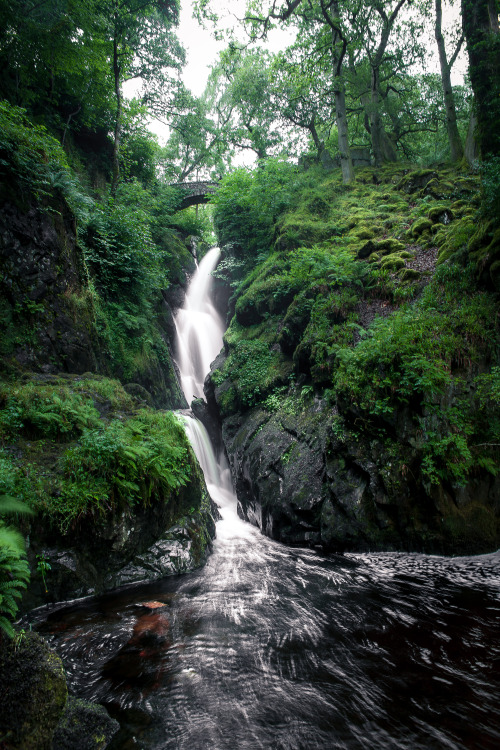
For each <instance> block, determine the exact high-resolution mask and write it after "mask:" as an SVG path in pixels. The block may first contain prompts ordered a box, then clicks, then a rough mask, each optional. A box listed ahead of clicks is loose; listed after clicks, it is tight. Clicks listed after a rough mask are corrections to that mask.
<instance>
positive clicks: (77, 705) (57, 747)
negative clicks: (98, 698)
mask: <svg viewBox="0 0 500 750" xmlns="http://www.w3.org/2000/svg"><path fill="white" fill-rule="evenodd" d="M119 726H120V725H119V724H118V722H117V721H115V719H112V718H111V717H110V715H109V714H108V712H107V711H106V709H105V708H103V707H102V706H99V705H98V704H96V703H89V702H88V701H84V700H81V699H79V698H73V697H69V698H68V701H67V703H66V706H65V708H64V712H63V715H62V717H61V719H60V721H59V724H58V725H57V727H56V730H55V732H54V739H53V742H52V748H51V750H76V749H77V748H78V750H105V748H106V747H107V746H108V744H109V742H110V741H111V739H112V737H113V735H114V734H116V732H117V731H118V729H119Z"/></svg>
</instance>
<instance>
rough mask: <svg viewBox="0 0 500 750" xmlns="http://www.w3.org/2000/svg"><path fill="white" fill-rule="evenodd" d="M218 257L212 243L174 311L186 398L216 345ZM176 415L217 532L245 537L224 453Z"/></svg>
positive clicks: (220, 327) (197, 425)
mask: <svg viewBox="0 0 500 750" xmlns="http://www.w3.org/2000/svg"><path fill="white" fill-rule="evenodd" d="M219 258H220V250H219V248H218V247H213V248H212V249H211V250H209V251H208V253H207V254H206V255H205V257H204V258H203V260H202V261H201V263H200V264H199V266H198V268H197V269H196V272H195V274H194V276H193V278H192V279H191V282H190V284H189V287H188V290H187V293H186V299H185V302H184V306H183V307H182V308H181V309H179V310H178V311H177V314H176V316H175V329H176V342H175V352H176V359H177V365H178V367H179V372H180V377H181V386H182V390H183V391H184V395H185V396H186V399H187V401H188V403H191V401H192V400H193V398H201V397H203V383H204V380H205V377H206V375H207V374H208V372H209V371H210V365H211V363H212V362H213V360H214V359H215V358H216V356H217V354H218V353H219V351H220V350H221V348H222V336H223V334H224V322H223V320H222V318H221V316H220V315H219V313H218V312H217V310H216V309H215V307H214V305H213V304H212V301H211V294H212V284H213V276H212V271H213V270H214V268H215V267H216V265H217V263H218V261H219ZM179 417H180V418H181V419H182V421H183V423H184V429H185V430H186V434H187V436H188V438H189V441H190V443H191V445H192V446H193V450H194V452H195V455H196V458H197V459H198V461H199V464H200V466H201V469H202V471H203V475H204V477H205V482H206V484H207V489H208V491H209V493H210V496H211V497H212V499H213V500H214V501H215V502H216V503H217V505H218V506H219V509H220V512H221V515H222V518H223V524H222V527H221V526H219V527H218V536H219V538H220V537H221V536H223V537H227V536H232V535H234V534H237V535H238V536H246V533H247V532H246V530H245V524H243V522H242V521H241V520H240V519H239V518H238V516H237V513H236V506H237V501H236V496H235V494H234V490H233V486H232V482H231V472H230V469H229V464H228V462H227V459H226V457H225V455H224V453H221V455H220V456H218V457H216V456H215V454H214V449H213V446H212V442H211V440H210V437H209V436H208V433H207V431H206V429H205V427H204V426H203V425H202V424H201V422H200V421H199V420H198V419H195V418H194V417H193V415H192V414H186V413H185V412H180V413H179Z"/></svg>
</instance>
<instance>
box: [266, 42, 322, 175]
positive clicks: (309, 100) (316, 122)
mask: <svg viewBox="0 0 500 750" xmlns="http://www.w3.org/2000/svg"><path fill="white" fill-rule="evenodd" d="M310 44H311V39H310V38H308V36H307V34H306V33H303V34H301V35H300V41H297V42H296V43H295V44H294V45H292V46H291V47H289V48H288V49H287V50H286V51H285V52H282V53H280V54H279V55H277V56H276V58H275V59H274V61H273V64H272V68H271V84H272V88H271V91H272V100H273V104H274V108H275V113H276V117H279V118H280V119H281V121H282V122H283V126H284V127H288V129H289V128H290V125H292V127H295V128H299V129H301V130H302V131H304V130H305V131H306V132H307V133H308V135H309V136H310V138H311V139H312V141H313V143H314V146H315V148H316V151H317V154H318V159H319V161H320V162H322V163H328V162H331V158H330V156H329V153H328V151H327V149H326V147H325V139H326V138H328V136H329V134H330V131H331V127H332V124H333V120H334V118H333V117H332V111H333V106H334V105H333V89H332V86H331V82H330V81H329V80H328V79H327V78H326V76H325V72H324V70H322V68H320V66H318V65H316V64H315V60H316V59H315V57H314V56H311V55H310Z"/></svg>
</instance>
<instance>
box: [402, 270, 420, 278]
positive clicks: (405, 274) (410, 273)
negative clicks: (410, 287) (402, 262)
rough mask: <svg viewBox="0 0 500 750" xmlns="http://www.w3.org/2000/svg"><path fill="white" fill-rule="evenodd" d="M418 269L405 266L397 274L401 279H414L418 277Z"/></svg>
mask: <svg viewBox="0 0 500 750" xmlns="http://www.w3.org/2000/svg"><path fill="white" fill-rule="evenodd" d="M420 275H421V274H420V271H416V270H415V269H414V268H405V269H404V270H402V271H401V273H400V274H399V278H400V279H401V281H415V279H419V278H420Z"/></svg>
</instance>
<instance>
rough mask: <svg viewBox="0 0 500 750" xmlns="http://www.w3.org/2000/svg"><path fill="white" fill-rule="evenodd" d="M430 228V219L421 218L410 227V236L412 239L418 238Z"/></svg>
mask: <svg viewBox="0 0 500 750" xmlns="http://www.w3.org/2000/svg"><path fill="white" fill-rule="evenodd" d="M431 227H432V221H431V220H430V219H426V218H421V219H417V220H416V221H415V222H413V224H412V225H411V229H410V234H411V236H412V237H420V235H421V234H423V233H424V232H427V231H428V230H429V229H430V228H431Z"/></svg>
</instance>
